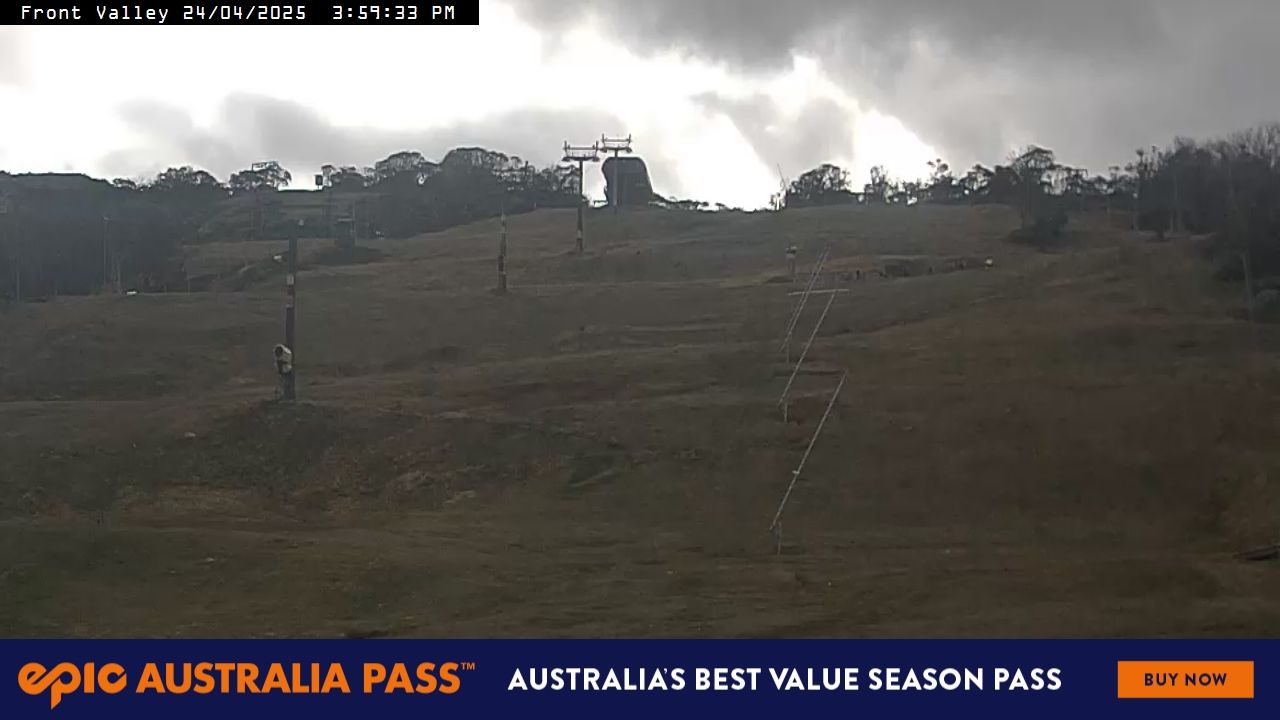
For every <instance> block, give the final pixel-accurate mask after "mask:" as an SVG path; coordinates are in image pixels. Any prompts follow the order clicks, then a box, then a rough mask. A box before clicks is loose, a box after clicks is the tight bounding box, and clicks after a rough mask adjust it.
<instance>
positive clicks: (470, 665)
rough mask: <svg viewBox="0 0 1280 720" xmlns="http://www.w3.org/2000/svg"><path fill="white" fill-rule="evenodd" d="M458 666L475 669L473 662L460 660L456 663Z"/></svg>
mask: <svg viewBox="0 0 1280 720" xmlns="http://www.w3.org/2000/svg"><path fill="white" fill-rule="evenodd" d="M458 668H459V669H460V670H475V669H476V664H475V663H473V662H460V663H458Z"/></svg>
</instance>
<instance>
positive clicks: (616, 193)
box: [613, 150, 622, 215]
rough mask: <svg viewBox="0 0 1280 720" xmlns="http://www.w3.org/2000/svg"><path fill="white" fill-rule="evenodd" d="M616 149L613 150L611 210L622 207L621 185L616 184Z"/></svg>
mask: <svg viewBox="0 0 1280 720" xmlns="http://www.w3.org/2000/svg"><path fill="white" fill-rule="evenodd" d="M618 152H619V151H618V150H614V151H613V212H614V214H615V215H616V214H617V213H618V209H619V208H621V207H622V186H621V185H619V184H618Z"/></svg>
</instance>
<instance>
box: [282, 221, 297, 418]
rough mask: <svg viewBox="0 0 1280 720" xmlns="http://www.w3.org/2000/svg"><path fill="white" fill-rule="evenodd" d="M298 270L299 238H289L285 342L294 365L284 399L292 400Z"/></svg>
mask: <svg viewBox="0 0 1280 720" xmlns="http://www.w3.org/2000/svg"><path fill="white" fill-rule="evenodd" d="M297 272H298V238H296V237H291V238H289V274H288V275H286V276H285V280H284V283H285V298H286V299H285V306H284V344H285V347H287V348H289V351H290V352H292V353H294V354H293V367H292V368H291V371H290V372H289V373H288V374H287V375H285V378H284V399H285V400H289V401H292V400H294V399H296V398H297V385H296V376H297V374H298V365H297V362H298V361H297V358H298V355H297V351H296V348H295V347H294V342H295V338H294V304H295V300H296V298H297V285H298V279H297Z"/></svg>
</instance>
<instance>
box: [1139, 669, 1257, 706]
mask: <svg viewBox="0 0 1280 720" xmlns="http://www.w3.org/2000/svg"><path fill="white" fill-rule="evenodd" d="M1116 665H1117V668H1116V679H1117V691H1116V692H1117V695H1118V697H1122V698H1175V699H1176V698H1188V699H1190V698H1252V697H1253V662H1252V661H1241V662H1197V661H1186V662H1183V661H1177V662H1168V661H1159V662H1156V661H1151V662H1129V661H1121V662H1119V663H1116Z"/></svg>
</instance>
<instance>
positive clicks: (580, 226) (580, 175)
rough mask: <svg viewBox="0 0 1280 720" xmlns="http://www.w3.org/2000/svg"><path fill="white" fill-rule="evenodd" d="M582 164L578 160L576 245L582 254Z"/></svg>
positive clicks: (583, 195) (583, 194) (583, 193)
mask: <svg viewBox="0 0 1280 720" xmlns="http://www.w3.org/2000/svg"><path fill="white" fill-rule="evenodd" d="M583 165H584V162H583V161H582V160H579V161H578V243H577V246H576V250H577V253H578V254H579V255H581V254H582V203H583V198H584V197H585V196H586V193H585V192H584V190H585V188H583V186H582V183H583V180H582V166H583Z"/></svg>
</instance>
